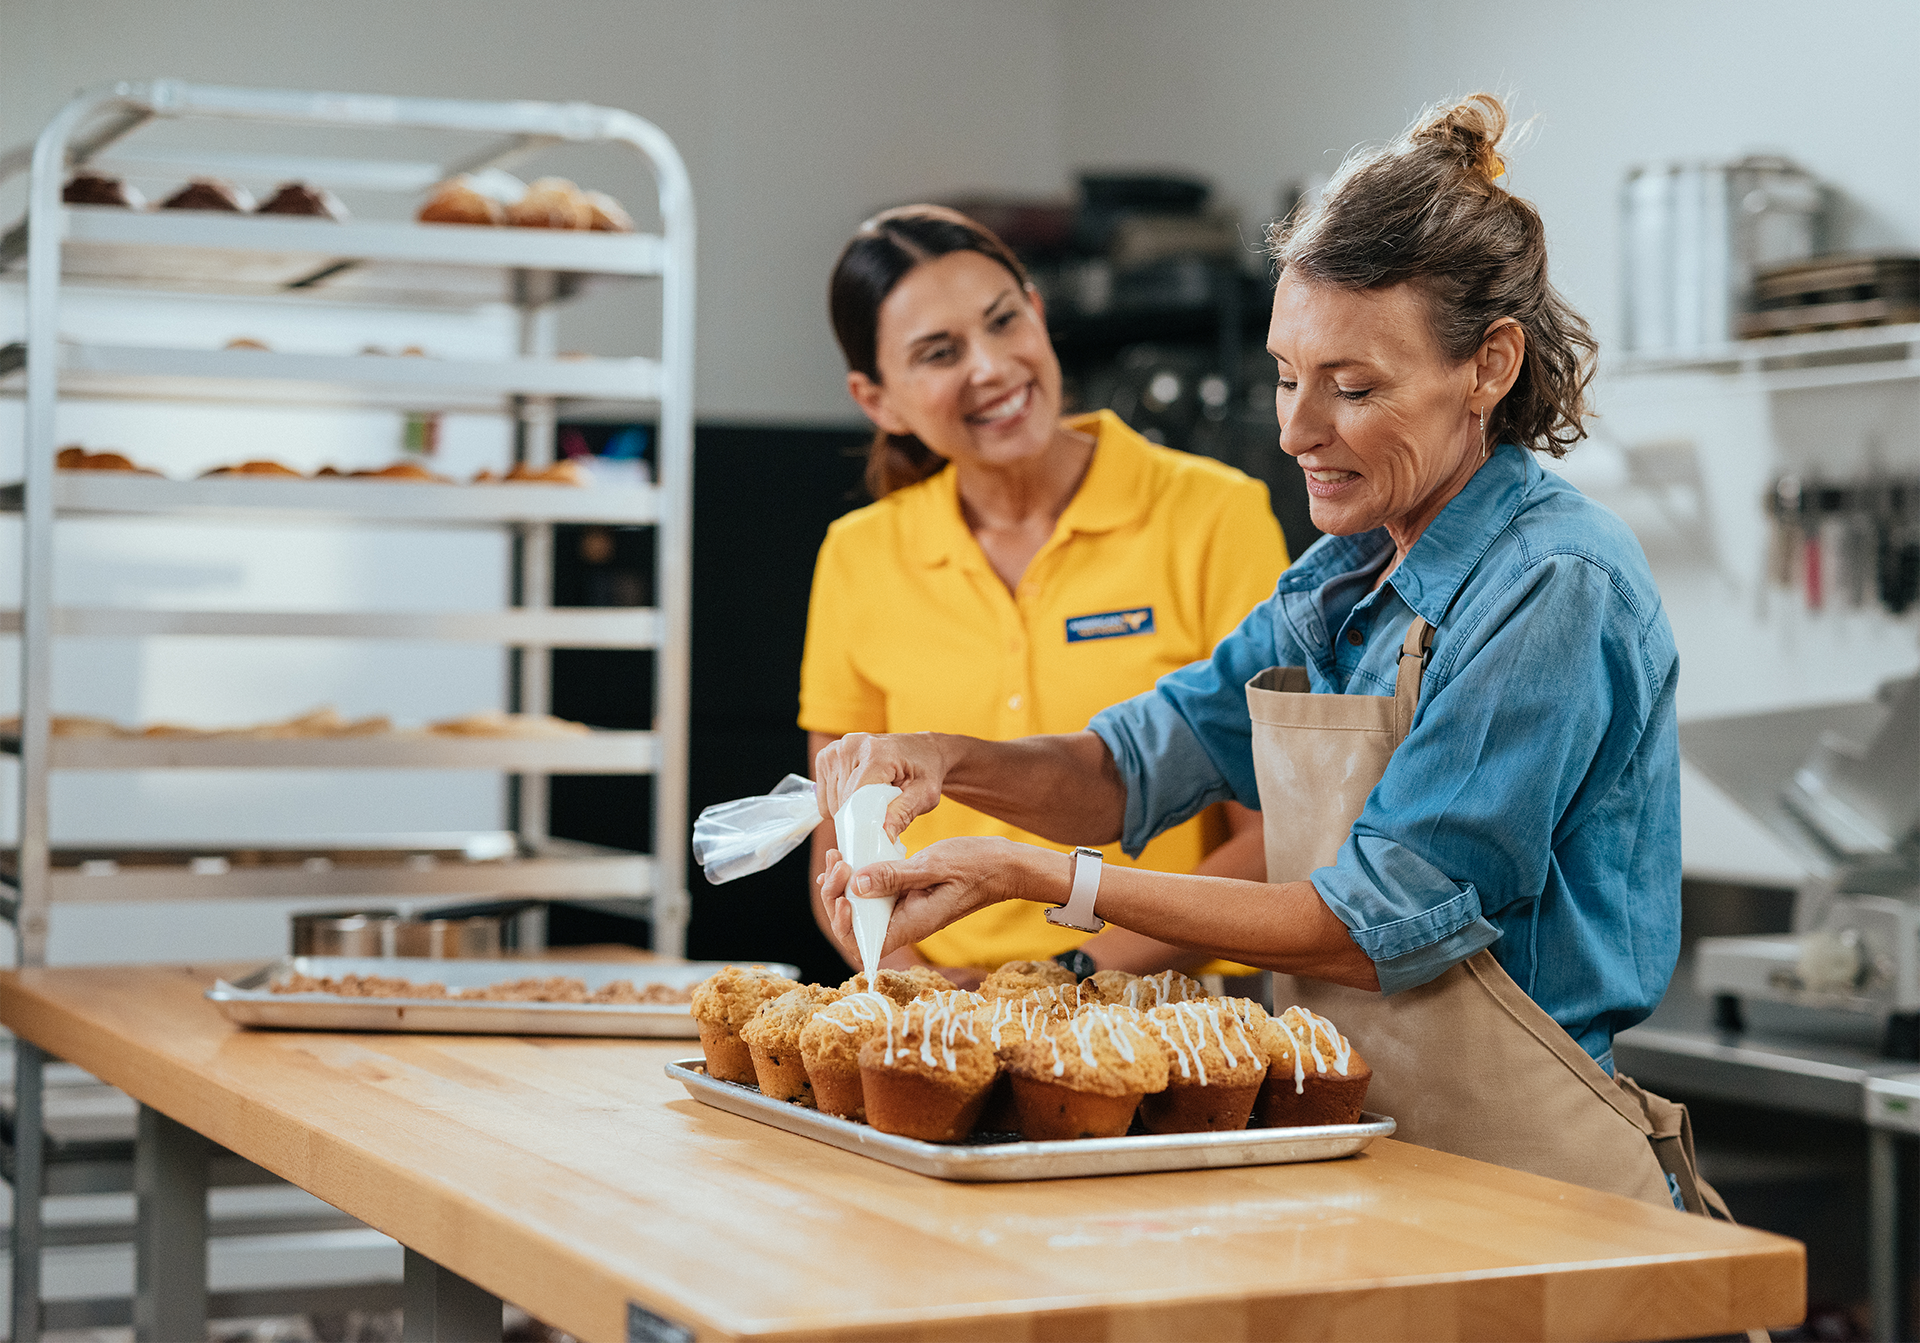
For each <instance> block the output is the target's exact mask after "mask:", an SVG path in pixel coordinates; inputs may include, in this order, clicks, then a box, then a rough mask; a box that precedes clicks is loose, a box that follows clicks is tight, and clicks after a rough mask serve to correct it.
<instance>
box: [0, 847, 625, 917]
mask: <svg viewBox="0 0 1920 1343" xmlns="http://www.w3.org/2000/svg"><path fill="white" fill-rule="evenodd" d="M476 839H495V840H498V841H501V842H500V843H497V844H492V845H486V844H475V843H474V841H475V840H476ZM409 841H411V842H409ZM378 845H379V847H371V846H370V841H369V840H367V839H366V838H363V837H343V838H341V839H339V840H327V839H320V840H314V839H308V840H304V841H301V842H299V843H295V844H283V845H262V844H260V843H257V842H241V843H218V844H197V845H191V846H168V847H160V846H149V847H144V848H133V847H84V848H63V849H56V850H54V852H53V863H52V871H51V874H50V878H49V880H50V883H51V885H52V888H53V898H54V899H55V900H60V901H84V902H94V903H98V902H104V901H119V900H154V901H158V900H243V899H259V898H273V899H291V900H298V899H320V898H327V897H341V896H347V897H352V896H366V897H373V898H381V899H392V898H395V897H402V898H404V897H409V896H436V895H462V896H474V897H487V896H526V897H537V896H560V897H579V896H594V895H608V896H636V895H647V894H650V893H651V892H652V890H653V882H654V865H653V860H652V859H651V858H650V857H648V856H647V855H646V854H643V853H626V852H622V851H620V850H617V849H608V848H602V847H601V846H599V845H593V844H580V843H576V842H573V841H569V840H547V841H545V842H544V843H543V844H541V845H539V846H537V847H533V848H530V849H524V850H523V849H522V848H521V847H520V846H518V845H516V844H515V843H514V841H513V836H512V835H510V834H504V833H500V834H493V835H484V836H469V835H427V836H414V837H408V836H384V837H381V838H380V839H379V841H378ZM475 850H478V851H479V855H480V856H475V857H469V856H468V854H469V853H472V852H474V851H475ZM494 852H503V853H504V856H492V853H494ZM16 863H17V857H16V855H14V854H12V853H0V883H11V882H12V881H13V880H14V875H15V870H16Z"/></svg>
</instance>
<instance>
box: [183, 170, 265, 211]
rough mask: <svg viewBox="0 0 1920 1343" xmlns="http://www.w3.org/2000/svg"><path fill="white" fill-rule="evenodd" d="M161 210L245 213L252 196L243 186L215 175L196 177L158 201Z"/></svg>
mask: <svg viewBox="0 0 1920 1343" xmlns="http://www.w3.org/2000/svg"><path fill="white" fill-rule="evenodd" d="M160 208H161V209H162V210H219V211H222V212H223V213H226V214H246V213H247V212H248V211H250V210H252V209H253V197H252V196H251V195H249V194H248V192H247V189H246V188H245V187H237V186H235V185H234V184H233V183H231V182H222V181H221V180H220V179H219V178H217V177H196V178H194V179H193V181H191V182H189V183H187V184H186V185H185V186H183V187H181V188H180V189H179V190H178V191H176V192H174V193H173V194H172V195H171V196H169V197H167V198H166V199H165V200H163V201H161V202H160Z"/></svg>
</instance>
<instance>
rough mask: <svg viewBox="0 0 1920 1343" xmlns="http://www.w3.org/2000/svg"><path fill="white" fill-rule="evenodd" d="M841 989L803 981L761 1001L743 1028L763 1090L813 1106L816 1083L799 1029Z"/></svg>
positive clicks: (834, 999)
mask: <svg viewBox="0 0 1920 1343" xmlns="http://www.w3.org/2000/svg"><path fill="white" fill-rule="evenodd" d="M841 996H842V995H841V992H840V990H839V989H829V988H824V987H822V986H821V985H819V984H802V985H801V986H800V987H799V988H797V989H788V990H787V991H786V992H785V993H783V994H781V995H780V996H779V997H778V998H771V999H769V1000H767V1001H766V1002H764V1003H762V1004H761V1005H760V1010H759V1011H758V1012H756V1013H754V1015H753V1018H752V1020H750V1021H748V1022H747V1024H746V1025H744V1026H742V1027H741V1028H740V1038H741V1040H743V1041H745V1043H746V1046H747V1053H748V1055H749V1056H750V1057H751V1058H752V1059H753V1075H754V1078H755V1080H757V1081H758V1082H759V1084H760V1094H761V1095H763V1096H767V1097H770V1098H771V1099H773V1100H777V1101H790V1102H792V1103H793V1104H795V1105H801V1106H805V1107H806V1108H807V1109H813V1108H814V1102H813V1083H812V1082H810V1081H808V1080H807V1065H806V1063H805V1061H804V1060H802V1059H801V1057H800V1032H801V1031H802V1030H803V1029H804V1028H805V1027H806V1024H807V1023H808V1022H809V1021H811V1020H813V1014H814V1013H815V1012H818V1011H819V1010H820V1009H821V1008H823V1007H826V1006H828V1005H830V1004H832V1003H836V1002H839V1001H840V998H841Z"/></svg>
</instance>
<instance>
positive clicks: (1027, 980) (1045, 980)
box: [980, 961, 1078, 998]
mask: <svg viewBox="0 0 1920 1343" xmlns="http://www.w3.org/2000/svg"><path fill="white" fill-rule="evenodd" d="M1077 982H1078V981H1077V980H1075V978H1074V975H1073V971H1071V970H1069V969H1067V967H1066V966H1064V965H1062V964H1060V963H1059V962H1058V961H1008V962H1007V963H1006V964H1005V965H1003V966H1001V967H1000V968H999V969H998V970H995V971H994V972H993V973H992V974H990V975H988V976H987V977H986V978H985V979H984V980H982V981H981V983H980V995H981V997H983V998H1018V997H1019V996H1020V995H1021V994H1023V993H1031V992H1033V990H1035V989H1045V988H1053V987H1055V986H1059V985H1069V984H1074V983H1077Z"/></svg>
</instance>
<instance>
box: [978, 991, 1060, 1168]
mask: <svg viewBox="0 0 1920 1343" xmlns="http://www.w3.org/2000/svg"><path fill="white" fill-rule="evenodd" d="M1062 988H1063V986H1062V985H1058V984H1055V985H1052V986H1050V987H1049V988H1046V989H1038V990H1035V991H1034V992H1032V993H1024V994H1021V995H1020V996H1019V997H1017V998H984V997H983V998H982V999H981V1000H980V1004H981V1005H980V1006H979V1008H977V1009H976V1010H975V1012H974V1014H973V1019H974V1028H975V1029H976V1030H977V1031H979V1032H980V1034H982V1035H984V1036H985V1037H986V1040H987V1043H988V1044H990V1045H992V1046H993V1052H994V1056H995V1057H996V1058H998V1059H999V1060H1000V1064H1001V1073H1000V1077H999V1080H998V1081H996V1082H995V1083H994V1084H993V1090H992V1092H991V1093H990V1094H989V1095H988V1097H987V1108H986V1110H985V1111H984V1112H982V1114H981V1116H980V1127H981V1128H983V1129H986V1130H988V1131H989V1132H993V1133H1018V1132H1019V1131H1020V1114H1019V1110H1018V1107H1017V1106H1016V1105H1015V1104H1014V1100H1013V1081H1012V1079H1011V1078H1010V1077H1009V1076H1008V1074H1007V1072H1006V1065H1007V1063H1008V1062H1009V1061H1010V1060H1011V1059H1012V1057H1013V1050H1014V1047H1015V1046H1017V1045H1020V1044H1024V1043H1025V1042H1026V1039H1027V1037H1028V1036H1029V1035H1031V1034H1032V1033H1033V1032H1034V1031H1035V1030H1036V1029H1037V1028H1038V1027H1039V1026H1040V1024H1041V1023H1042V1022H1047V1021H1065V1020H1066V1019H1067V1018H1068V1017H1070V1016H1072V1015H1073V1012H1074V1009H1073V1007H1072V1006H1070V1003H1071V1001H1072V999H1071V995H1067V996H1064V997H1063V995H1062Z"/></svg>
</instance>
